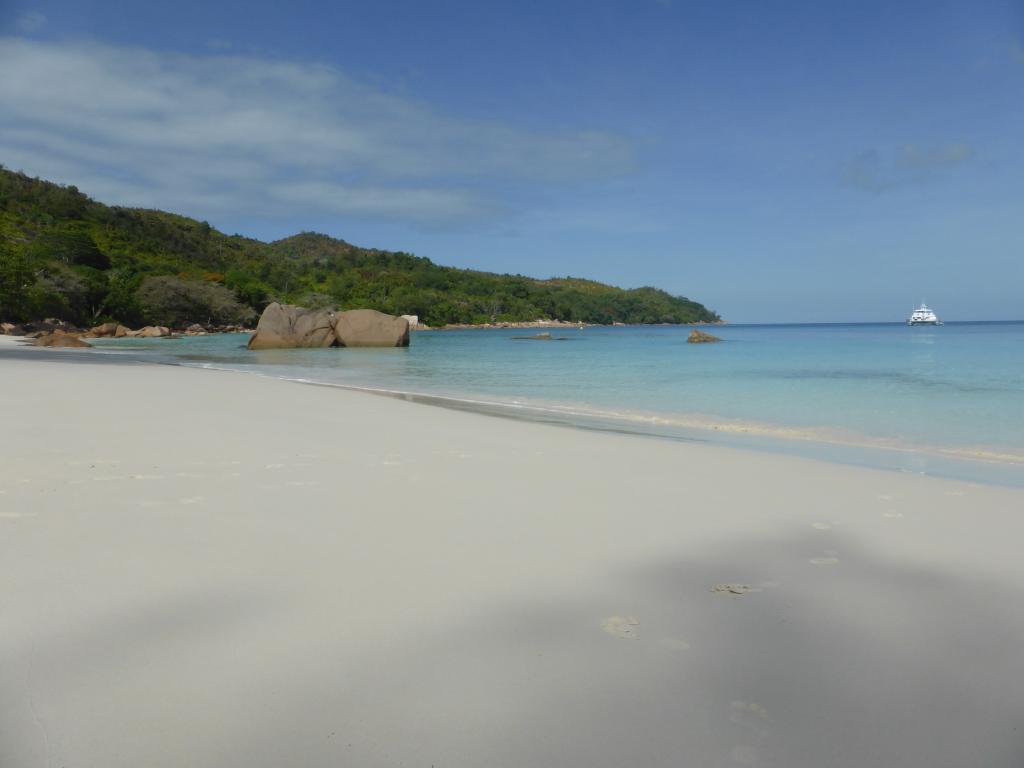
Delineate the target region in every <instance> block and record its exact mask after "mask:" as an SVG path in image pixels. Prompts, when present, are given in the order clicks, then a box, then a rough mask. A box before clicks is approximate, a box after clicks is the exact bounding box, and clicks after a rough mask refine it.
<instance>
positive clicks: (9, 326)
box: [0, 323, 25, 336]
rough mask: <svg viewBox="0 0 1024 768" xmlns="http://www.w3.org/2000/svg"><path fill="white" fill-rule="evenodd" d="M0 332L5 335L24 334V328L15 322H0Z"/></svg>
mask: <svg viewBox="0 0 1024 768" xmlns="http://www.w3.org/2000/svg"><path fill="white" fill-rule="evenodd" d="M0 333H2V334H4V335H5V336H24V335H25V329H24V328H22V327H21V326H20V325H17V324H15V323H0Z"/></svg>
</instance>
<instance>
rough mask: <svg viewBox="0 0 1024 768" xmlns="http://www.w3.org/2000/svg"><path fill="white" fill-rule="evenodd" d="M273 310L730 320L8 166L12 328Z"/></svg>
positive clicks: (5, 310) (638, 293)
mask: <svg viewBox="0 0 1024 768" xmlns="http://www.w3.org/2000/svg"><path fill="white" fill-rule="evenodd" d="M272 301H278V302H281V303H289V304H299V305H301V306H306V307H335V308H338V309H361V308H369V309H376V310H379V311H381V312H387V313H389V314H412V315H419V317H420V319H421V321H423V322H425V323H427V324H429V325H432V326H439V325H446V324H453V323H467V324H481V323H494V322H521V321H528V320H536V319H538V318H544V319H551V320H564V321H571V322H576V321H581V322H585V323H613V322H620V323H691V322H713V321H716V320H718V319H719V318H718V315H717V314H715V313H714V312H712V311H710V310H708V309H707V308H706V307H704V306H703V305H702V304H700V303H698V302H696V301H691V300H690V299H687V298H684V297H681V296H672V295H670V294H668V293H666V292H665V291H662V290H659V289H656V288H636V289H630V290H626V289H621V288H616V287H613V286H609V285H604V284H602V283H598V282H594V281H591V280H585V279H580V278H556V279H549V280H537V279H533V278H530V277H525V276H522V275H508V274H506V275H499V274H493V273H489V272H480V271H476V270H467V269H456V268H453V267H444V266H440V265H437V264H434V263H433V262H432V261H430V260H429V259H426V258H422V257H418V256H413V255H411V254H408V253H402V252H394V251H382V250H376V249H370V248H359V247H356V246H354V245H351V244H349V243H346V242H345V241H343V240H338V239H336V238H331V237H328V236H326V235H321V234H315V233H302V234H299V235H295V236H293V237H289V238H286V239H284V240H278V241H276V242H273V243H264V242H260V241H258V240H253V239H251V238H246V237H242V236H241V235H226V234H224V233H222V232H219V231H217V230H216V229H214V228H213V227H211V226H210V225H209V224H208V223H207V222H204V221H196V220H194V219H189V218H186V217H184V216H177V215H174V214H170V213H165V212H163V211H154V210H143V209H135V208H122V207H112V206H107V205H103V204H101V203H97V202H95V201H93V200H91V199H90V198H88V197H87V196H86V195H84V194H83V193H81V192H80V191H79V190H78V189H77V188H75V187H73V186H60V185H57V184H53V183H50V182H46V181H41V180H39V179H34V178H30V177H28V176H26V175H24V174H21V173H15V172H12V171H9V170H7V169H4V168H3V167H2V166H0V320H7V321H13V322H24V321H29V320H37V319H42V318H44V317H56V318H60V319H63V320H68V321H70V322H73V323H76V324H78V325H82V326H85V325H91V324H95V323H99V322H106V321H110V320H114V321H117V322H121V323H123V324H125V325H132V326H138V325H168V326H173V327H184V326H186V325H189V324H191V323H195V322H198V323H202V324H206V325H226V324H240V323H251V322H253V320H254V319H255V318H256V317H258V314H259V313H260V312H261V311H262V310H263V308H264V307H266V305H267V304H269V303H270V302H272Z"/></svg>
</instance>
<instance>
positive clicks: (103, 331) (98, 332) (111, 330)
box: [87, 323, 117, 338]
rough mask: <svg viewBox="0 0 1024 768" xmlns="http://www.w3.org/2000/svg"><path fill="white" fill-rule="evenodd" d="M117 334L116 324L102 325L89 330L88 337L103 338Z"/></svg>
mask: <svg viewBox="0 0 1024 768" xmlns="http://www.w3.org/2000/svg"><path fill="white" fill-rule="evenodd" d="M115 333H117V323H102V324H100V325H97V326H94V327H92V328H90V329H89V333H88V334H87V335H89V336H95V337H96V338H105V337H107V336H113V335H114V334H115Z"/></svg>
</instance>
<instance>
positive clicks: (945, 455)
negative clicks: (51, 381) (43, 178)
mask: <svg viewBox="0 0 1024 768" xmlns="http://www.w3.org/2000/svg"><path fill="white" fill-rule="evenodd" d="M429 330H445V329H442V328H437V329H429ZM453 330H454V329H453ZM173 338H174V337H172V339H173ZM5 341H6V342H7V343H9V344H11V345H15V346H16V345H17V344H16V342H17V341H23V342H24V345H25V346H27V347H32V343H31V339H24V338H22V337H10V336H0V342H5ZM91 341H93V342H94V343H93V344H92V345H91V346H92V349H90V350H87V352H90V353H93V354H96V353H99V354H101V355H104V356H108V355H112V354H116V355H118V356H121V355H124V356H125V357H128V358H132V357H133V356H132V354H131V353H132V344H131V342H129V343H128V344H125V343H123V342H122V343H115V344H111V343H110V342H111V341H112V340H111V339H102V338H101V339H98V340H97V339H92V340H91ZM96 341H99V343H98V344H97V343H95V342H96ZM118 341H120V340H118ZM165 342H168V343H169V340H167V339H163V340H159V343H165ZM40 351H41V350H40ZM57 351H58V352H60V353H63V352H66V351H69V350H66V349H59V350H57ZM71 351H78V352H83V351H86V350H71ZM32 354H35V351H34V352H33V353H32ZM107 359H109V358H107ZM134 361H135V362H140V363H144V364H160V365H182V366H185V367H192V368H199V369H202V370H213V371H227V372H235V373H246V374H249V375H257V376H271V377H273V378H279V379H281V380H283V381H288V382H293V383H299V384H305V385H312V386H318V387H327V388H332V389H341V390H347V391H353V392H360V393H369V394H374V395H379V396H385V397H392V398H399V399H404V400H408V401H411V402H417V403H422V404H427V405H431V406H435V407H441V408H446V409H453V410H460V411H469V412H475V413H480V414H486V415H488V416H496V417H502V418H513V419H520V420H524V421H528V422H539V423H545V424H555V425H559V426H562V427H568V428H575V429H583V430H590V431H601V432H613V433H623V434H630V435H635V436H641V437H649V438H657V439H667V440H675V441H686V442H707V443H718V444H724V445H726V446H727V447H732V448H737V449H740V450H748V451H754V452H756V453H763V452H767V453H782V454H786V455H792V456H797V457H805V458H806V457H810V458H815V459H820V460H822V461H828V462H831V463H839V464H845V465H853V466H862V467H868V468H874V469H883V470H887V471H895V472H901V473H915V474H921V475H929V476H938V477H945V478H947V479H955V480H965V481H968V482H983V483H986V484H996V485H1003V486H1008V487H1014V488H1021V487H1024V473H1022V472H1021V469H1022V466H1024V454H1021V453H1020V452H1013V451H1011V450H1006V449H1002V448H999V447H997V446H986V445H970V444H966V445H952V444H941V443H921V442H913V441H909V440H900V439H895V438H891V437H882V436H877V435H869V434H866V433H860V432H856V431H851V430H849V429H842V428H839V427H825V426H795V425H786V424H778V423H772V422H766V421H757V420H751V419H738V418H729V417H723V416H718V415H712V414H705V413H698V412H695V413H661V412H649V411H643V410H622V409H608V408H604V407H600V406H593V405H588V404H584V403H566V402H545V401H536V400H532V399H524V398H518V397H512V396H506V397H500V396H498V397H495V396H489V395H475V394H464V395H458V394H440V393H436V392H429V391H419V390H415V389H405V388H395V387H389V386H377V385H360V384H344V383H338V382H334V381H329V380H324V379H316V378H308V377H305V376H302V377H295V376H290V375H279V374H274V373H269V372H267V371H262V370H244V369H239V368H233V367H229V366H222V365H218V364H216V363H213V364H211V363H200V362H195V361H188V362H184V361H182V362H168V361H166V360H152V359H147V358H146V356H145V355H138V356H135V357H134ZM271 370H272V369H271Z"/></svg>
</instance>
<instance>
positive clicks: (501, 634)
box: [0, 356, 1024, 768]
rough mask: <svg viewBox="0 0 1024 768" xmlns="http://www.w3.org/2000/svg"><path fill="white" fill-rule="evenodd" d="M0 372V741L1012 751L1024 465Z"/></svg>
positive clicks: (517, 760)
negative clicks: (877, 464) (916, 461)
mask: <svg viewBox="0 0 1024 768" xmlns="http://www.w3.org/2000/svg"><path fill="white" fill-rule="evenodd" d="M48 359H49V358H46V360H48ZM0 391H2V392H3V397H4V400H3V402H4V406H3V408H4V411H3V417H2V419H3V420H2V440H0V444H2V445H0V766H3V767H4V768H21V767H22V766H45V765H52V766H69V768H70V767H72V766H104V768H109V767H111V766H133V767H134V766H195V767H201V766H378V765H379V766H385V765H387V766H390V765H408V766H424V767H426V766H432V765H433V766H438V768H441V767H442V766H485V765H487V766H548V765H550V766H630V765H634V766H697V767H700V766H777V767H778V768H799V767H803V766H807V767H808V768H811V767H812V766H814V767H815V768H818V767H820V766H843V767H846V766H849V768H865V767H866V766H880V767H882V766H884V767H885V768H895V767H897V766H921V767H922V768H925V767H927V768H937V767H938V766H950V767H952V766H957V767H958V768H962V766H968V765H972V766H975V765H976V766H986V767H987V768H995V767H997V766H1006V767H1007V768H1009V767H1010V766H1014V768H1019V766H1020V765H1021V764H1022V762H1024V730H1022V728H1024V726H1022V723H1024V697H1022V696H1021V690H1022V685H1024V682H1022V681H1024V650H1022V649H1024V646H1022V644H1021V638H1024V608H1022V606H1024V557H1022V556H1021V548H1022V542H1024V536H1022V533H1024V524H1022V520H1021V514H1022V510H1024V492H1021V491H1014V490H1007V489H999V488H989V487H981V486H973V485H969V484H964V483H956V482H952V481H943V480H937V479H931V478H922V477H915V476H908V475H900V474H896V473H887V472H881V471H872V470H863V469H857V468H850V467H841V466H833V465H828V464H824V463H817V462H813V461H807V460H800V459H795V458H790V457H782V456H771V455H764V454H755V453H744V452H741V451H734V450H731V449H726V448H722V447H715V446H707V445H696V444H695V445H687V444H680V443H670V442H664V441H658V440H651V439H643V438H634V437H628V436H619V435H607V434H596V433H588V432H583V431H575V430H571V429H562V428H557V427H549V426H544V425H537V424H526V423H518V422H514V421H508V420H502V419H497V418H489V417H485V416H478V415H475V414H468V413H459V412H452V411H447V410H442V409H438V408H431V407H427V406H423V405H417V404H412V403H406V402H401V401H397V400H392V399H388V398H383V397H376V396H373V395H366V394H359V393H352V392H344V391H339V390H333V389H328V388H318V387H311V386H302V385H298V384H293V383H287V382H281V381H275V380H270V379H263V378H258V377H253V376H246V375H242V374H232V373H218V372H209V371H197V370H188V369H181V368H170V367H159V366H143V365H95V364H91V363H78V364H70V363H66V362H65V363H61V362H48V361H44V358H43V357H42V356H41V357H40V358H39V360H38V361H36V360H31V361H23V360H12V359H0ZM719 585H735V586H734V588H733V589H732V591H730V590H729V589H728V588H720V589H719V590H718V591H715V589H714V588H715V587H716V586H719ZM739 585H742V586H739ZM748 588H749V589H748ZM736 592H739V593H741V594H735V593H736Z"/></svg>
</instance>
